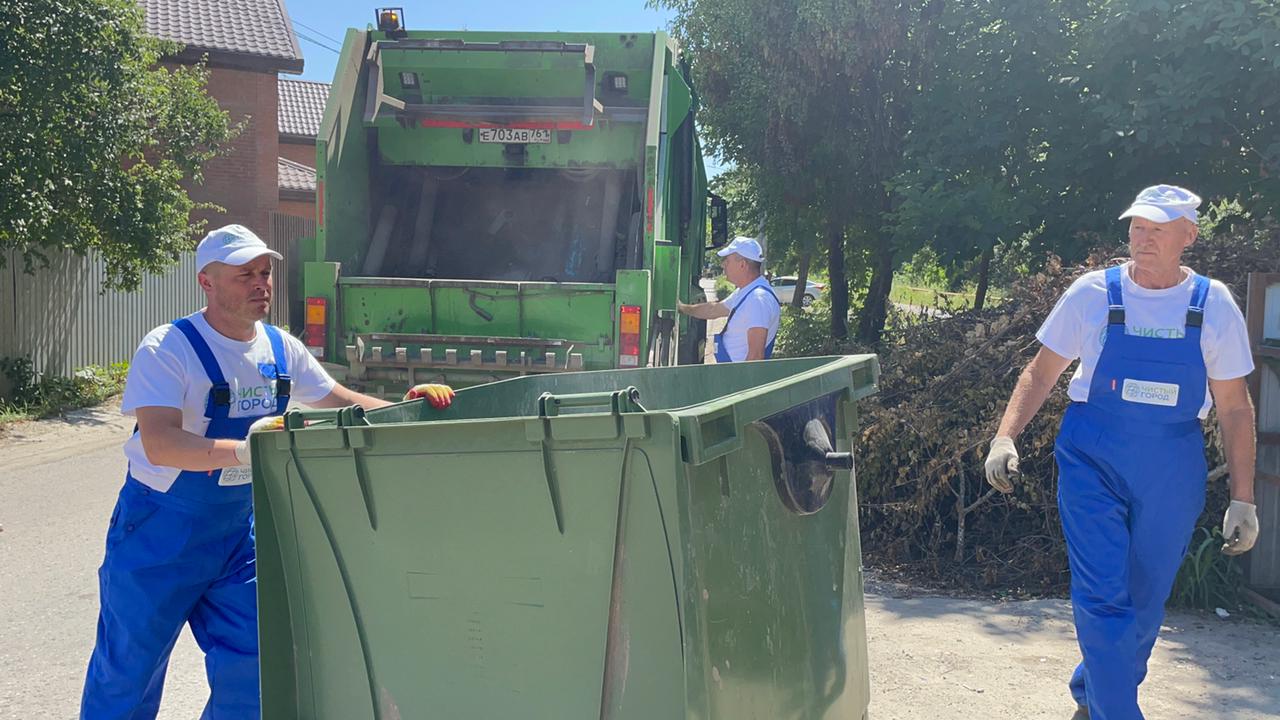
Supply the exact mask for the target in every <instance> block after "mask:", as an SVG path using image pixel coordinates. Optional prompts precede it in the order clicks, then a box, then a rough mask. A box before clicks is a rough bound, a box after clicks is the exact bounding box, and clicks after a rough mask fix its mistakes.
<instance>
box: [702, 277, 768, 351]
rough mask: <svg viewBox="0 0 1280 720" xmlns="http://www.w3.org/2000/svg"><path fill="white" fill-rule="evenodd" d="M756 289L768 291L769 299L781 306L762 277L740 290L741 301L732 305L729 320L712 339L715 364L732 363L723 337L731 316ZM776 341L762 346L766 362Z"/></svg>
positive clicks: (731, 318) (735, 313)
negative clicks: (714, 344)
mask: <svg viewBox="0 0 1280 720" xmlns="http://www.w3.org/2000/svg"><path fill="white" fill-rule="evenodd" d="M758 287H761V288H764V289H765V290H767V291H769V297H771V298H773V301H774V302H776V303H778V306H779V307H781V306H782V301H781V300H778V296H777V294H776V293H774V292H773V288H772V287H770V285H769V281H767V280H765V279H764V276H760V277H758V278H756V279H755V280H753V281H752V282H751V284H749V285H747V286H746V287H744V288H742V299H741V300H739V301H738V304H737V305H734V306H733V309H732V310H730V311H729V318H728V319H727V320H725V321H724V328H723V329H722V330H721V331H720V332H718V333H716V336H715V338H714V340H715V343H716V362H718V363H727V362H733V358H731V357H729V349H728V348H727V347H726V346H725V344H724V336H725V333H727V332H729V325H730V324H731V323H732V322H733V316H734V315H737V314H738V308H740V307H742V303H744V302H746V301H747V298H748V297H749V296H750V294H751V293H753V292H755V289H754V288H758ZM776 339H777V338H776V337H774V338H770V339H769V343H768V344H767V345H765V346H764V359H765V360H768V359H769V358H771V357H773V341H774V340H776Z"/></svg>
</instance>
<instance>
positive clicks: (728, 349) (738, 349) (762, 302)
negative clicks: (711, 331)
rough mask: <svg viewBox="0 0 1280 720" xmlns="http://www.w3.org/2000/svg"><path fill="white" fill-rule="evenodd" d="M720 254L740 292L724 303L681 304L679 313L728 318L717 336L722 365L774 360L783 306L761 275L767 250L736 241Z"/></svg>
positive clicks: (718, 358)
mask: <svg viewBox="0 0 1280 720" xmlns="http://www.w3.org/2000/svg"><path fill="white" fill-rule="evenodd" d="M716 254H717V255H719V256H720V257H721V258H723V259H722V260H721V264H722V265H723V266H724V276H725V277H726V278H728V280H729V282H731V283H733V284H734V286H735V287H736V288H737V289H736V290H734V291H733V293H732V294H730V295H729V297H727V298H725V299H724V300H720V301H717V302H705V303H695V304H692V305H686V304H685V303H682V302H677V303H676V309H677V310H679V311H680V312H682V313H684V314H685V315H691V316H693V317H696V318H701V319H703V320H711V319H713V318H722V317H728V320H725V323H724V329H723V330H721V331H720V333H719V334H718V335H716V336H715V347H716V362H718V363H726V362H741V361H743V360H767V359H769V358H771V357H773V341H774V338H775V337H776V336H777V335H778V320H779V319H780V318H781V316H782V303H780V302H779V301H778V296H777V295H776V294H774V292H773V288H772V287H771V286H770V285H769V281H768V280H767V279H766V278H765V277H764V276H763V275H761V274H760V269H761V267H762V265H763V263H764V250H763V249H762V248H761V247H760V243H758V242H756V241H755V240H754V239H753V238H749V237H736V238H734V239H733V242H731V243H729V244H728V245H726V246H725V247H724V248H723V249H721V250H720V251H719V252H717V253H716Z"/></svg>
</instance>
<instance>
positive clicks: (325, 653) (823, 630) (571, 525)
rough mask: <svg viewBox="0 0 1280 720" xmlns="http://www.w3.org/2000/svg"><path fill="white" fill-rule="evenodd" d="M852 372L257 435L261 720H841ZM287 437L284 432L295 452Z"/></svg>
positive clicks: (593, 380)
mask: <svg viewBox="0 0 1280 720" xmlns="http://www.w3.org/2000/svg"><path fill="white" fill-rule="evenodd" d="M878 371H879V370H878V365H877V363H876V359H875V357H874V356H869V355H867V356H847V357H823V358H799V359H788V360H771V361H764V362H754V363H735V364H729V365H711V366H689V367H671V368H646V369H639V370H627V371H604V372H587V373H570V374H558V375H543V376H530V377H522V378H515V379H512V380H507V381H503V382H497V383H492V384H488V385H482V386H477V387H473V388H468V389H465V390H463V391H461V392H459V393H458V396H457V399H456V400H455V402H454V405H453V407H451V408H450V409H448V410H447V411H444V412H437V411H434V410H431V409H430V408H429V407H427V406H425V405H424V404H423V403H422V401H414V402H409V403H401V404H399V405H393V406H391V407H388V408H383V409H380V410H376V411H370V412H367V413H366V412H363V411H361V410H360V409H359V408H348V409H344V410H341V411H304V412H292V413H290V414H289V415H288V416H287V423H286V424H287V427H288V429H287V430H286V431H285V432H277V433H265V434H259V435H255V436H254V438H253V443H254V502H255V503H256V518H257V543H258V598H259V606H260V617H259V627H260V631H259V632H260V637H261V654H262V696H263V697H262V700H263V714H262V716H263V718H264V719H266V720H275V719H278V718H280V719H282V718H324V719H333V720H358V719H361V718H379V719H382V720H390V719H398V718H404V719H406V720H407V719H409V718H446V719H448V720H465V719H471V718H474V719H476V720H492V719H495V718H521V719H524V718H536V719H541V718H545V719H547V720H553V719H554V720H566V719H581V720H587V719H588V718H590V719H591V720H599V719H600V718H610V719H614V720H623V719H628V718H630V719H633V720H662V719H665V718H705V719H711V718H724V719H727V718H733V719H734V720H742V719H747V718H762V719H765V718H767V719H768V720H778V719H779V718H833V719H834V718H842V719H855V720H856V719H858V718H863V717H865V715H866V709H867V702H868V674H867V647H866V629H865V621H864V616H863V596H862V570H861V566H860V561H861V550H860V546H859V542H858V523H857V512H856V506H857V500H856V497H855V492H854V486H853V482H852V472H851V471H852V457H851V455H850V453H851V451H852V446H851V438H852V437H853V435H854V433H855V430H856V426H857V414H856V409H855V402H856V400H857V399H858V398H861V397H863V396H865V395H867V394H870V393H871V392H873V391H874V389H875V384H876V379H877V374H878ZM304 425H305V427H304Z"/></svg>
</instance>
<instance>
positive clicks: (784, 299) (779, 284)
mask: <svg viewBox="0 0 1280 720" xmlns="http://www.w3.org/2000/svg"><path fill="white" fill-rule="evenodd" d="M798 281H799V278H797V277H796V276H794V275H786V276H783V277H776V278H773V279H772V280H770V281H769V284H770V285H772V286H773V292H774V294H775V295H777V296H778V300H779V302H781V303H782V304H783V305H786V304H788V303H790V302H791V300H792V298H794V297H795V294H796V284H797V282H798ZM826 289H827V286H826V285H823V284H822V283H816V282H813V281H812V280H809V281H806V282H805V286H804V296H803V297H801V298H800V304H801V305H803V306H804V307H809V306H810V305H811V304H813V301H814V300H817V299H818V298H819V297H820V296H821V295H822V293H823V291H825V290H826Z"/></svg>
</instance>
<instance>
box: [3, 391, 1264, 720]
mask: <svg viewBox="0 0 1280 720" xmlns="http://www.w3.org/2000/svg"><path fill="white" fill-rule="evenodd" d="M129 430H130V422H129V421H128V420H126V419H125V418H122V417H121V416H120V415H119V413H118V412H117V411H116V409H115V407H114V406H104V407H102V408H98V409H95V410H90V411H84V412H80V413H77V414H75V416H74V417H72V418H70V419H68V420H59V421H43V422H40V423H31V424H26V425H22V426H17V427H12V428H9V429H7V430H0V527H3V530H2V531H0V720H45V719H47V718H48V719H61V718H74V717H75V716H76V713H77V709H78V707H79V698H80V691H81V687H82V683H83V680H84V670H85V663H86V661H87V659H88V657H89V652H90V651H91V649H92V645H93V636H94V623H95V618H96V616H97V603H98V595H97V577H96V571H97V567H98V565H99V563H100V562H101V560H102V550H103V539H104V537H105V534H106V526H107V519H108V517H109V516H110V513H111V508H112V505H113V504H114V502H115V496H116V492H117V491H118V489H119V487H120V483H121V480H122V477H123V473H124V459H123V457H122V455H121V452H120V445H121V444H122V443H123V441H124V439H125V437H126V436H127V435H128V433H129ZM867 629H868V644H869V647H870V656H871V688H872V697H871V717H873V718H875V720H953V719H955V720H958V719H959V718H975V717H981V718H998V719H1000V720H1030V719H1031V718H1045V719H1046V720H1066V719H1067V718H1068V717H1070V715H1071V712H1072V710H1073V709H1074V708H1073V707H1072V706H1071V703H1070V698H1069V697H1067V695H1066V692H1065V686H1064V683H1065V679H1066V678H1067V677H1068V675H1069V674H1070V671H1071V668H1072V666H1073V665H1074V664H1075V662H1076V661H1077V657H1078V655H1077V650H1076V647H1075V642H1074V640H1073V636H1072V628H1071V609H1070V604H1069V603H1067V602H1066V601H1063V600H1053V599H1049V600H1035V601H1028V602H1007V603H997V602H991V601H984V600H973V599H963V598H950V597H930V596H925V595H922V594H920V593H918V592H917V591H915V590H913V589H912V588H906V587H901V586H895V585H890V584H887V583H878V582H875V581H874V580H873V581H872V582H871V583H870V584H869V585H868V590H867ZM207 696H208V692H207V689H206V686H205V680H204V669H203V663H202V659H201V655H200V652H199V649H198V648H197V647H196V646H195V643H194V641H193V640H192V638H191V635H190V633H189V632H187V631H184V633H183V635H182V638H181V639H180V640H179V642H178V647H177V649H176V651H175V653H174V656H173V659H172V661H171V663H170V669H169V678H168V683H167V685H166V687H165V694H164V703H163V705H162V707H161V712H160V717H161V718H162V719H170V718H172V719H178V718H183V719H190V718H195V717H198V716H199V714H200V710H201V708H202V707H203V705H204V702H205V699H206V697H207ZM1142 702H1143V705H1144V707H1145V708H1146V710H1147V717H1148V718H1151V720H1181V719H1183V718H1214V720H1263V719H1264V718H1272V719H1274V718H1276V717H1280V629H1278V628H1277V626H1276V625H1266V624H1261V623H1257V622H1252V621H1246V620H1239V619H1237V618H1232V619H1230V620H1226V621H1223V620H1219V619H1218V618H1216V617H1215V616H1213V615H1211V614H1204V613H1174V614H1171V615H1170V617H1169V619H1168V621H1167V622H1166V628H1165V630H1164V631H1163V633H1162V638H1161V641H1160V644H1159V645H1158V646H1157V648H1156V652H1155V655H1154V656H1153V658H1152V663H1151V676H1150V679H1149V680H1148V682H1147V683H1146V684H1145V685H1144V686H1143V689H1142Z"/></svg>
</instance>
